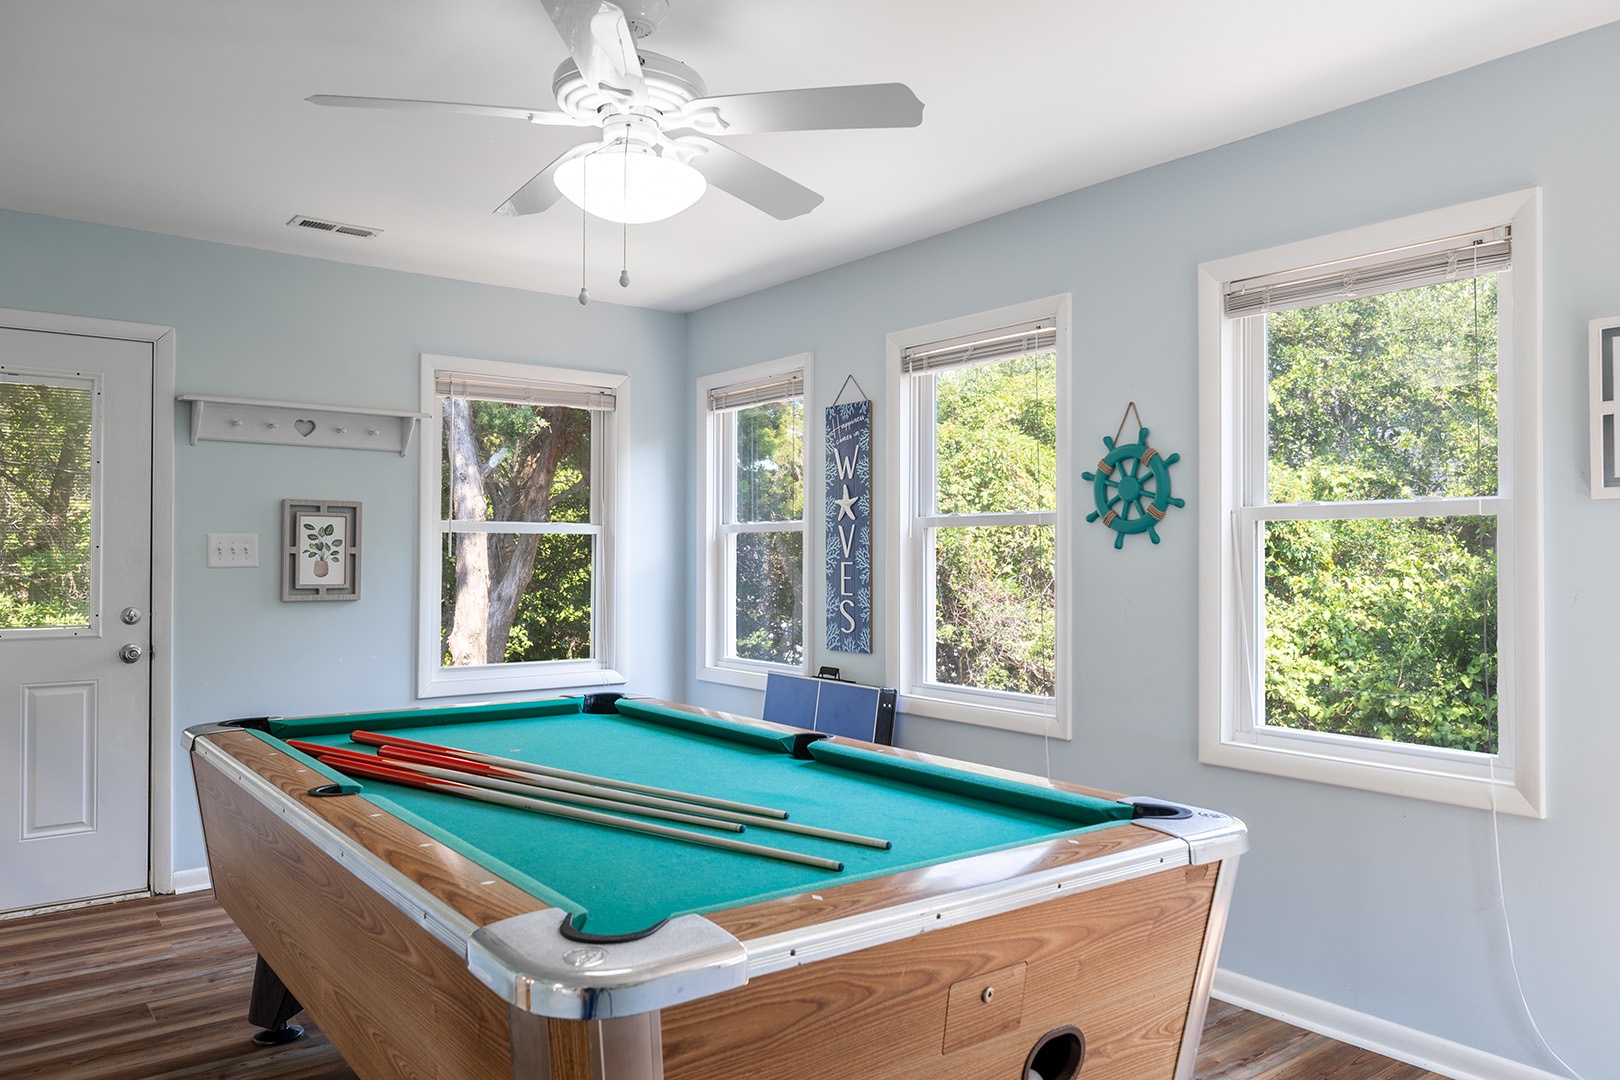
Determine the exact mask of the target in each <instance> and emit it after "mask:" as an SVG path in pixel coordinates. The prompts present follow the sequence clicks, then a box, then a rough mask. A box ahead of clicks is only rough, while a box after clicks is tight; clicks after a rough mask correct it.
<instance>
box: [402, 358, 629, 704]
mask: <svg viewBox="0 0 1620 1080" xmlns="http://www.w3.org/2000/svg"><path fill="white" fill-rule="evenodd" d="M441 372H444V373H448V372H457V373H464V374H468V375H479V376H485V377H490V378H495V379H500V380H503V381H511V382H515V383H523V382H532V383H537V384H538V383H546V384H551V385H553V386H556V385H559V384H566V385H568V386H569V387H577V388H578V389H580V390H581V391H587V392H588V391H606V392H609V393H611V394H612V395H613V396H614V398H615V403H614V408H613V411H612V412H608V413H594V414H593V415H594V416H595V421H594V424H593V427H592V432H591V502H592V519H593V521H592V525H591V526H590V527H588V528H584V529H582V528H581V527H580V526H578V525H574V526H567V527H564V526H558V527H556V528H554V529H550V530H548V531H555V532H566V531H573V532H580V531H589V532H593V533H595V534H596V535H597V537H598V543H597V544H596V556H595V562H596V565H595V566H594V567H593V568H592V584H593V588H594V595H593V596H592V598H591V612H592V618H593V620H594V624H595V625H594V626H593V627H592V642H591V654H592V655H591V658H590V659H583V660H549V661H535V662H530V663H517V664H507V663H502V664H483V665H477V666H467V667H444V666H443V665H442V664H441V663H440V656H439V640H440V627H439V598H440V587H441V581H440V567H441V565H442V562H443V558H442V554H443V552H442V545H443V543H444V536H445V533H446V531H447V528H446V526H445V524H444V521H443V518H442V517H441V516H440V511H441V509H442V507H441V504H440V485H441V483H442V474H441V469H442V468H443V462H444V453H443V442H444V416H443V410H441V409H440V407H439V394H438V390H437V388H436V384H437V377H438V375H439V374H440V373H441ZM421 380H422V381H421V393H422V411H423V412H424V413H426V414H427V419H426V420H424V421H423V422H422V432H421V458H420V460H421V470H420V473H421V487H420V489H419V490H420V497H419V502H418V513H419V515H420V518H421V533H420V539H419V542H418V545H417V560H418V561H417V570H418V590H417V613H416V623H417V662H416V696H417V697H419V698H431V697H451V696H459V695H466V694H496V693H522V692H529V691H535V690H561V689H569V688H579V689H589V688H591V687H597V686H610V685H616V684H620V683H623V682H624V681H625V679H624V676H623V675H621V674H620V673H619V665H620V663H622V658H623V657H624V655H625V627H626V626H627V620H626V617H625V615H626V613H625V610H624V603H625V589H624V588H623V580H622V576H623V572H622V560H621V559H619V558H618V557H617V552H616V548H617V546H618V543H617V537H618V528H617V523H618V522H620V521H622V520H623V505H622V500H623V492H624V488H625V484H624V483H623V482H622V478H621V477H620V476H619V475H618V471H619V468H620V467H621V463H622V462H625V461H628V460H629V432H630V415H629V410H630V377H629V376H628V375H623V374H614V373H607V372H598V371H575V370H570V369H567V368H553V367H541V366H539V365H534V364H518V363H511V362H507V361H499V360H480V359H474V358H470V357H460V356H439V355H434V354H431V353H423V354H422V357H421Z"/></svg>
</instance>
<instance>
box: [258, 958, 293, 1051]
mask: <svg viewBox="0 0 1620 1080" xmlns="http://www.w3.org/2000/svg"><path fill="white" fill-rule="evenodd" d="M255 960H256V961H257V962H256V963H255V964H254V966H253V994H252V996H251V997H249V998H248V1015H247V1018H248V1023H250V1024H257V1025H258V1026H259V1028H260V1029H261V1030H260V1031H259V1033H258V1034H257V1035H255V1036H253V1041H254V1042H256V1043H258V1044H259V1045H260V1046H280V1045H281V1044H282V1043H290V1042H292V1041H293V1040H294V1039H296V1038H298V1037H299V1036H301V1035H303V1034H304V1029H303V1028H301V1027H299V1026H298V1025H297V1024H289V1023H287V1021H288V1020H291V1019H292V1018H293V1017H294V1016H296V1015H297V1014H298V1013H300V1012H302V1011H303V1009H304V1007H303V1006H302V1005H301V1004H299V1002H298V999H297V998H295V997H293V994H292V991H291V990H288V989H287V984H286V983H284V982H282V981H281V976H279V975H277V974H276V972H275V969H274V968H272V967H271V966H270V965H269V964H267V963H265V962H264V957H262V956H260V957H255Z"/></svg>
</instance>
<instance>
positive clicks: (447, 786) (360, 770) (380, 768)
mask: <svg viewBox="0 0 1620 1080" xmlns="http://www.w3.org/2000/svg"><path fill="white" fill-rule="evenodd" d="M316 760H317V761H320V762H321V764H323V765H328V766H330V767H331V768H334V769H336V770H338V771H339V772H342V773H347V774H348V775H350V776H359V777H364V778H366V779H371V780H386V781H388V782H389V783H393V784H405V785H408V786H410V787H417V788H423V789H425V790H428V791H437V792H440V793H442V794H445V795H454V796H457V797H458V798H463V799H474V800H476V801H478V802H488V803H496V804H497V805H501V806H514V807H517V808H519V809H522V810H529V811H532V812H534V813H537V814H547V815H549V816H552V817H561V818H572V819H575V820H578V821H587V822H591V823H593V824H596V825H606V826H608V827H610V828H615V829H623V830H625V831H627V832H635V833H642V834H644V835H649V836H662V837H667V838H668V839H671V840H680V841H683V842H685V843H688V844H697V845H699V846H701V847H716V848H724V849H726V850H728V851H736V852H740V853H742V854H744V855H757V856H759V857H761V858H765V859H775V860H777V861H778V862H791V863H798V864H800V865H802V866H813V867H816V868H817V869H821V870H842V869H843V868H844V864H843V863H841V862H839V861H837V860H836V859H823V858H821V857H820V856H819V855H803V854H800V853H799V852H797V851H784V850H782V849H781V848H773V847H766V846H765V845H763V844H750V843H748V842H747V841H744V840H733V839H731V838H730V837H725V836H705V835H703V834H702V833H695V832H688V831H687V830H685V829H674V828H670V827H669V826H667V825H658V824H655V823H653V822H650V821H634V820H632V819H630V818H626V817H620V816H618V815H617V814H604V813H600V812H598V811H595V810H586V809H583V808H581V807H574V806H563V805H561V804H560V803H554V802H548V801H546V800H544V799H533V798H529V797H527V796H524V795H508V794H506V793H505V792H501V791H490V790H487V789H485V788H480V787H474V786H472V785H471V784H463V783H461V782H459V781H456V780H440V779H438V778H436V777H432V776H423V775H420V774H418V773H412V772H406V771H405V770H403V769H399V768H396V767H393V766H389V765H386V764H382V765H379V764H376V763H375V760H374V759H370V757H369V755H366V754H357V753H355V752H353V751H348V752H347V753H346V754H343V755H340V754H326V755H324V756H322V757H318V758H316Z"/></svg>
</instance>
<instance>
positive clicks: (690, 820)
mask: <svg viewBox="0 0 1620 1080" xmlns="http://www.w3.org/2000/svg"><path fill="white" fill-rule="evenodd" d="M287 745H288V746H290V747H292V748H293V749H295V750H301V751H303V752H304V753H306V754H309V755H310V756H312V757H314V758H315V759H316V760H318V761H320V762H322V763H323V764H326V763H328V760H329V759H330V762H331V763H332V764H334V765H335V766H336V767H337V768H338V770H339V771H340V772H341V771H343V766H342V764H340V763H343V762H351V763H358V764H359V765H361V766H363V767H367V766H369V767H375V768H387V769H393V770H397V771H403V772H409V773H414V774H419V775H422V776H429V777H433V778H435V779H438V780H449V781H454V782H456V783H461V784H466V785H467V786H468V787H477V788H486V789H488V790H491V791H504V792H507V793H508V794H512V795H523V796H527V797H529V798H540V797H542V793H543V797H544V798H546V799H548V800H555V801H558V802H565V803H572V804H574V805H578V806H591V807H595V808H596V809H599V810H607V811H610V812H615V813H624V814H638V815H640V816H642V817H652V818H658V819H660V820H662V821H678V822H680V823H681V824H682V825H695V826H697V827H698V828H700V829H718V830H720V831H721V832H731V833H740V832H743V831H744V830H745V829H746V828H747V826H746V825H745V824H744V823H741V822H734V821H726V820H722V819H720V818H716V817H707V816H704V815H703V814H701V813H688V812H685V810H684V809H683V810H668V809H663V808H661V807H656V806H640V805H637V804H634V803H628V802H625V801H624V800H622V799H607V798H598V797H595V796H592V795H589V794H583V793H578V792H571V791H561V790H554V789H551V788H544V787H537V786H535V785H534V784H532V783H526V782H524V781H519V780H504V779H501V778H500V777H499V776H490V775H484V774H482V773H477V772H472V771H469V770H467V769H465V768H462V767H461V766H469V765H470V766H474V767H480V766H479V765H478V763H477V762H469V761H466V760H464V759H461V758H450V757H445V758H441V759H440V760H442V761H447V762H453V763H454V764H455V766H456V767H454V768H450V767H442V766H439V765H437V764H436V762H433V761H406V760H403V759H395V758H382V757H379V756H377V755H374V754H363V753H361V752H360V751H358V750H346V749H344V748H342V747H334V746H326V745H325V744H323V743H312V742H305V741H304V740H302V739H288V740H287ZM413 753H414V751H413ZM419 756H420V757H422V758H433V757H435V756H436V755H433V754H420V755H419ZM481 767H483V768H488V766H481ZM519 775H521V774H519ZM603 790H606V791H611V790H612V789H610V788H608V789H603ZM672 805H675V806H679V807H683V808H689V809H691V810H698V809H701V808H699V807H693V806H691V804H689V803H675V804H672Z"/></svg>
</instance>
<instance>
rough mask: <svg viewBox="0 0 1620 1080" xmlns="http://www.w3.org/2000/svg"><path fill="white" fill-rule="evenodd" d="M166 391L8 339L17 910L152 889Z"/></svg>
mask: <svg viewBox="0 0 1620 1080" xmlns="http://www.w3.org/2000/svg"><path fill="white" fill-rule="evenodd" d="M152 385H153V346H152V343H151V342H145V341H126V340H121V339H114V338H99V337H81V336H77V335H73V334H66V333H56V332H48V331H41V330H18V329H6V328H0V912H5V911H15V910H19V909H25V908H35V907H43V906H46V905H49V904H58V903H64V902H68V901H73V900H81V899H89V898H92V897H99V896H110V895H117V894H120V893H129V892H140V891H143V890H145V889H146V888H147V887H148V883H149V837H148V832H149V826H148V822H149V820H150V818H149V805H148V799H149V798H150V794H149V788H150V782H149V778H150V774H151V768H150V763H149V761H148V757H149V754H150V751H149V747H150V745H151V736H150V724H151V667H150V663H149V655H150V652H151V645H150V630H149V627H150V620H149V618H148V615H149V612H150V609H151V594H152V581H151V566H152V550H151V545H152Z"/></svg>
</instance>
